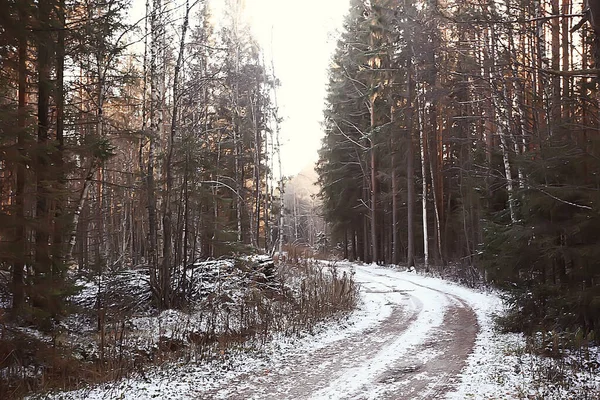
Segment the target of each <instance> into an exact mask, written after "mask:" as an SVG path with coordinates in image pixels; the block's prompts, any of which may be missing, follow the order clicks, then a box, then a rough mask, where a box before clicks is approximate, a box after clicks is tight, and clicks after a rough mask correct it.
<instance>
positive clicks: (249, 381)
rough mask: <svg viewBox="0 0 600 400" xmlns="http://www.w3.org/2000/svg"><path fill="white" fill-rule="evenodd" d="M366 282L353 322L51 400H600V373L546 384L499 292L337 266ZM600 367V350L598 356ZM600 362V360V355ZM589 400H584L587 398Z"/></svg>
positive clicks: (547, 363) (547, 366) (543, 362)
mask: <svg viewBox="0 0 600 400" xmlns="http://www.w3.org/2000/svg"><path fill="white" fill-rule="evenodd" d="M337 266H338V267H340V268H342V269H344V270H346V271H348V272H351V273H354V274H355V279H356V280H357V281H358V282H360V284H361V303H360V305H359V307H358V309H357V310H355V311H354V312H353V313H352V314H351V315H350V317H349V318H348V320H347V321H345V322H338V323H329V324H323V325H322V326H321V328H320V329H318V332H315V333H313V334H310V335H309V334H306V335H305V336H304V337H301V338H296V337H294V338H290V337H287V336H285V335H279V336H276V337H274V338H273V340H271V341H269V342H268V343H266V344H264V345H263V346H261V348H260V350H252V351H246V350H244V349H243V348H242V349H240V350H239V351H236V352H232V353H231V354H230V355H228V356H227V357H225V358H224V359H223V360H215V361H214V362H212V363H206V362H198V363H193V362H187V363H181V364H180V363H171V364H166V365H164V366H162V367H161V368H154V369H150V370H147V371H146V373H145V374H143V375H142V376H139V375H134V376H133V377H132V378H130V379H126V380H122V381H119V382H115V383H111V384H105V385H100V386H95V387H90V388H86V389H80V390H77V391H73V392H63V393H54V394H52V395H48V396H47V397H45V398H51V399H69V400H70V399H86V400H99V399H127V400H146V399H194V400H196V399H206V400H209V399H210V400H212V399H234V400H235V399H238V400H242V399H243V400H247V399H273V400H282V399H336V400H337V399H340V400H341V399H346V400H348V399H442V398H446V399H453V400H464V399H477V400H479V399H481V400H492V399H493V400H505V399H527V398H544V399H552V400H554V399H556V400H558V399H565V398H598V397H594V395H593V394H592V395H591V397H590V396H588V394H589V393H600V375H598V374H596V373H594V372H593V371H590V372H583V371H582V372H569V371H568V370H565V369H564V368H563V369H562V371H563V372H564V373H567V374H569V379H570V381H571V382H572V384H571V385H570V387H568V386H564V385H561V384H554V383H552V382H550V383H548V382H546V383H543V380H541V379H540V376H542V375H541V374H542V373H545V372H544V371H546V372H547V371H549V370H552V368H554V369H556V368H557V364H556V363H555V361H553V360H552V359H542V358H540V357H537V356H535V355H531V354H528V353H526V352H525V351H524V350H523V349H524V348H525V340H524V338H523V336H522V335H518V334H503V333H498V332H496V331H495V330H494V324H493V315H494V314H495V313H501V312H502V302H501V300H500V298H499V297H498V296H497V295H495V294H493V293H483V292H478V291H474V290H471V289H467V288H465V287H462V286H459V285H457V284H454V283H451V282H447V281H444V280H441V279H436V278H430V277H424V276H420V275H417V274H414V273H409V272H400V271H398V270H397V269H392V268H382V267H378V266H376V265H357V264H350V263H347V262H346V263H338V264H337ZM594 351H595V353H594V354H597V358H598V362H600V351H596V350H594ZM594 357H595V356H594ZM582 396H584V397H582Z"/></svg>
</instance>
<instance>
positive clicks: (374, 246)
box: [369, 96, 379, 262]
mask: <svg viewBox="0 0 600 400" xmlns="http://www.w3.org/2000/svg"><path fill="white" fill-rule="evenodd" d="M369 111H370V117H371V146H370V152H371V185H370V186H371V256H372V260H371V261H373V262H379V243H378V240H377V228H378V224H377V190H378V189H379V188H378V185H377V154H376V151H377V150H376V140H375V97H374V96H373V97H371V102H370V109H369Z"/></svg>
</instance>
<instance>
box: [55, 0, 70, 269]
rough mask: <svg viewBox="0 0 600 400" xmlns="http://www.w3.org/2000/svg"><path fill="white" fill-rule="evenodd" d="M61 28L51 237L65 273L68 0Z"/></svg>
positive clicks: (62, 5) (60, 12) (57, 264)
mask: <svg viewBox="0 0 600 400" xmlns="http://www.w3.org/2000/svg"><path fill="white" fill-rule="evenodd" d="M57 14H58V15H57V19H58V24H59V25H58V28H59V29H58V32H57V43H56V88H55V102H56V154H55V157H54V163H55V167H56V170H57V171H56V175H57V179H56V185H55V188H56V190H55V191H56V199H55V210H54V232H53V240H52V242H53V243H52V249H53V251H52V266H53V268H54V274H55V275H57V276H60V277H62V274H63V273H64V271H65V268H64V265H63V264H64V262H65V258H64V250H65V249H64V248H63V246H64V245H63V242H64V236H63V235H64V231H65V227H66V224H65V215H64V214H65V209H66V202H67V199H66V195H67V194H66V186H67V181H66V171H65V170H64V168H65V163H64V160H63V152H64V147H65V141H64V127H65V123H64V117H65V93H64V72H65V71H64V69H65V30H64V28H65V26H66V21H65V0H59V1H58V7H57Z"/></svg>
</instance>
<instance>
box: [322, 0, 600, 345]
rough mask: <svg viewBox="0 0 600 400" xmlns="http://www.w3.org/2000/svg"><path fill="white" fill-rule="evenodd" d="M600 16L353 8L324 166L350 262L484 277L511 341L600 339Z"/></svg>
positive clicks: (541, 3) (538, 4)
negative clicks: (503, 311) (504, 310)
mask: <svg viewBox="0 0 600 400" xmlns="http://www.w3.org/2000/svg"><path fill="white" fill-rule="evenodd" d="M598 7H599V5H598V2H597V1H586V2H585V4H584V2H582V1H571V0H534V1H521V0H502V1H436V0H428V1H420V2H411V1H405V2H403V1H400V2H398V1H392V0H378V1H370V2H364V1H360V0H355V1H352V2H351V9H350V12H349V15H348V16H347V18H346V20H345V29H344V33H343V35H342V37H341V39H340V40H339V42H338V45H337V50H336V52H335V55H334V57H333V61H332V67H331V70H330V81H329V86H328V98H327V102H326V108H325V123H324V126H325V138H324V141H323V146H322V148H321V150H320V161H319V165H318V171H319V174H320V178H319V183H320V185H321V195H322V197H323V201H324V204H323V209H324V214H325V217H326V219H327V221H328V222H329V223H330V225H331V230H332V235H333V236H334V240H333V241H334V242H339V243H342V246H341V247H342V251H343V253H344V257H346V258H348V259H351V260H353V259H360V260H363V261H366V262H375V263H380V264H398V263H400V264H404V265H407V266H409V267H410V266H415V265H417V266H419V267H421V266H422V267H423V269H424V270H430V269H431V270H439V271H447V270H455V274H457V275H458V276H459V277H460V278H461V279H462V280H465V281H467V282H469V281H474V280H476V279H475V278H476V277H478V276H480V275H483V277H484V279H485V281H486V282H489V283H491V284H494V285H497V286H499V287H501V288H504V289H506V290H507V291H508V292H509V293H510V296H509V298H510V300H509V304H511V308H512V310H513V312H514V315H513V317H512V318H510V319H509V320H508V321H507V324H508V325H509V326H508V328H509V329H511V330H512V329H514V330H518V331H525V332H529V333H533V332H537V331H542V332H543V331H553V330H559V331H563V330H569V329H570V330H572V331H577V330H581V331H582V332H585V334H589V333H591V334H592V336H593V332H594V331H596V332H597V331H598V328H599V327H600V282H599V277H600V275H599V274H600V268H599V267H600V265H599V264H598V260H599V259H600V245H599V244H600V242H599V240H600V236H599V235H600V231H599V230H598V226H599V225H598V224H599V222H600V219H599V217H600V215H599V214H598V205H597V204H598V201H600V192H599V189H600V186H599V184H600V181H599V180H598V174H599V172H600V170H599V168H600V163H599V162H598V160H599V158H598V157H599V155H600V153H599V151H600V147H599V145H600V142H599V140H598V127H599V119H598V117H599V114H598V104H599V99H600V97H599V92H598V72H599V71H598V69H597V66H598V62H599V61H600V58H599V57H600V56H599V54H600V53H599V52H600V49H599V47H598V43H599V42H598V40H599V39H598V37H597V33H600V26H598V25H594V23H595V21H598V18H599V17H600V15H599V14H600V11H599V10H598ZM580 333H581V332H580Z"/></svg>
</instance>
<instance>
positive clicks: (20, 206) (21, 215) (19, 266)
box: [12, 9, 28, 317]
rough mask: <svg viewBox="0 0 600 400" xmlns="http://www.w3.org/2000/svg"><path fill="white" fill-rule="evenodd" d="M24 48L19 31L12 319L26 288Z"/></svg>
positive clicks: (22, 19) (24, 20) (25, 42)
mask: <svg viewBox="0 0 600 400" xmlns="http://www.w3.org/2000/svg"><path fill="white" fill-rule="evenodd" d="M19 21H20V23H21V25H22V26H23V27H25V26H27V23H28V22H27V16H26V15H25V12H24V11H23V10H22V9H20V10H19ZM27 48H28V40H27V33H26V31H25V30H22V31H21V35H20V36H19V49H18V55H19V65H18V68H19V70H18V73H19V78H18V79H19V81H18V85H19V86H18V90H19V99H18V102H19V103H18V111H17V127H18V129H19V133H18V136H17V147H18V151H19V160H18V162H17V176H16V188H15V189H16V192H15V207H16V210H15V255H16V257H15V261H14V263H13V274H12V292H13V297H12V309H13V316H15V317H16V316H18V315H19V310H20V309H21V307H22V306H23V304H24V302H25V287H24V282H23V278H24V275H25V270H24V269H25V260H26V246H25V244H26V240H27V229H26V227H25V182H26V176H25V175H26V173H27V166H26V157H27V151H26V149H25V141H26V137H27V133H26V131H25V130H26V124H27V121H26V119H27V110H26V100H27V97H26V93H27Z"/></svg>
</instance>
